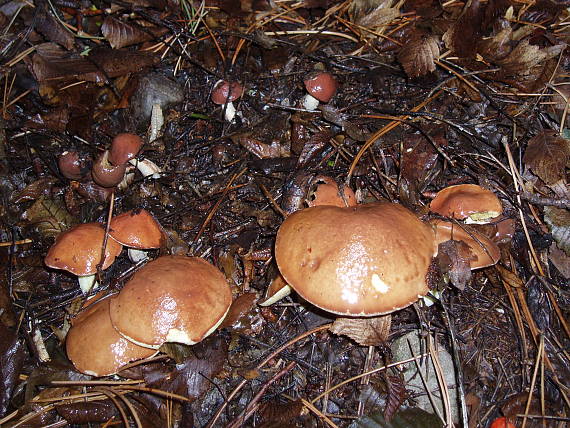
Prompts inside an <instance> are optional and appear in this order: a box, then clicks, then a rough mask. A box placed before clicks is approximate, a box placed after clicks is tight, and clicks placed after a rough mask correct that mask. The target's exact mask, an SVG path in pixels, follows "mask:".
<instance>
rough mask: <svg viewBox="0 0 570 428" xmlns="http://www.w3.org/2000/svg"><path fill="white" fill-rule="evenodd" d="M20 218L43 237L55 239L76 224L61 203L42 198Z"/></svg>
mask: <svg viewBox="0 0 570 428" xmlns="http://www.w3.org/2000/svg"><path fill="white" fill-rule="evenodd" d="M22 217H23V218H24V220H27V221H29V222H30V223H32V224H34V225H35V226H36V228H37V230H38V232H40V234H41V235H42V236H44V237H55V236H57V235H59V234H60V233H61V232H63V231H64V230H66V229H69V228H70V227H71V226H72V225H74V224H75V223H77V222H76V220H75V218H74V217H73V216H72V215H71V214H69V212H67V210H66V209H65V206H64V205H63V204H62V203H60V202H56V201H54V200H52V199H47V198H44V197H41V198H39V199H38V200H37V201H36V202H34V204H33V205H32V206H31V207H30V208H28V209H27V210H26V212H25V213H24V214H23V216H22Z"/></svg>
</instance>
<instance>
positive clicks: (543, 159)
mask: <svg viewBox="0 0 570 428" xmlns="http://www.w3.org/2000/svg"><path fill="white" fill-rule="evenodd" d="M523 162H524V163H525V164H526V165H527V166H528V167H529V168H530V169H531V170H532V172H534V173H535V174H536V175H537V176H539V177H540V179H541V180H542V181H544V182H545V183H546V184H554V183H556V182H557V181H559V180H561V179H563V178H564V176H565V173H564V169H565V168H566V167H568V164H569V162H570V141H569V140H567V139H566V138H562V137H561V136H560V135H558V133H556V132H555V131H550V130H547V131H543V132H541V133H540V134H538V135H536V136H534V137H533V138H531V139H530V141H529V142H528V146H527V148H526V151H525V154H524V156H523Z"/></svg>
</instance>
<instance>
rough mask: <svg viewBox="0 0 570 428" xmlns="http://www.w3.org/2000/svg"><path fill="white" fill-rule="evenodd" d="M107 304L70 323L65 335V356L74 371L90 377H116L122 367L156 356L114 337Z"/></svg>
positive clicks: (97, 305)
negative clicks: (73, 367) (113, 375)
mask: <svg viewBox="0 0 570 428" xmlns="http://www.w3.org/2000/svg"><path fill="white" fill-rule="evenodd" d="M110 300H111V299H105V300H100V301H98V302H96V303H93V304H91V305H89V306H88V307H87V308H86V309H85V310H84V311H83V312H81V313H79V315H78V316H77V317H76V318H74V319H73V320H72V327H71V329H70V330H69V332H68V333H67V338H66V342H65V347H66V350H67V356H68V357H69V359H70V360H71V362H72V363H73V365H74V366H75V368H76V369H77V370H79V371H80V372H82V373H85V374H88V375H91V376H108V375H112V374H115V373H117V371H119V369H120V368H121V367H122V366H124V365H125V364H127V363H130V362H131V361H135V360H140V359H142V358H148V357H151V356H152V355H154V354H155V353H156V350H154V349H150V348H145V347H142V346H139V345H137V344H135V343H132V342H129V341H128V340H127V339H125V338H124V337H123V336H121V335H120V334H119V333H117V331H116V330H115V329H114V328H113V325H112V324H111V318H110V316H109V303H110ZM94 339H96V340H94Z"/></svg>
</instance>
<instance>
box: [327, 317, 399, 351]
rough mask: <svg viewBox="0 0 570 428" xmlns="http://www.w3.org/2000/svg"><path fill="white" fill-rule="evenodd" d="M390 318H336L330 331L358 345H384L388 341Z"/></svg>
mask: <svg viewBox="0 0 570 428" xmlns="http://www.w3.org/2000/svg"><path fill="white" fill-rule="evenodd" d="M391 324H392V317H391V316H390V315H384V316H378V317H373V318H337V319H336V320H335V322H334V323H333V325H332V326H331V328H330V331H331V332H332V333H334V334H337V335H344V336H348V337H350V338H351V339H352V340H354V341H355V342H356V343H358V344H359V345H363V346H378V345H384V344H385V343H386V341H387V340H388V335H389V333H390V325H391Z"/></svg>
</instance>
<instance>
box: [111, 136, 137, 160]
mask: <svg viewBox="0 0 570 428" xmlns="http://www.w3.org/2000/svg"><path fill="white" fill-rule="evenodd" d="M142 144H143V141H142V138H141V137H139V136H138V135H135V134H129V133H123V134H117V135H116V136H115V138H113V141H112V142H111V149H110V150H109V162H111V164H113V165H124V164H126V163H127V162H129V161H130V160H131V159H134V158H135V157H136V156H137V154H138V153H139V152H140V150H141V147H142Z"/></svg>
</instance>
